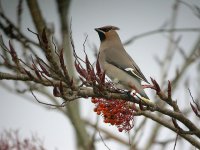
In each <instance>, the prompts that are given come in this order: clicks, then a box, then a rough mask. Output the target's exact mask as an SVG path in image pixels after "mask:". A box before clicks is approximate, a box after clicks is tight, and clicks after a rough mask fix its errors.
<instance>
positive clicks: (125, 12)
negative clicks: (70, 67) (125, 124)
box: [0, 0, 200, 150]
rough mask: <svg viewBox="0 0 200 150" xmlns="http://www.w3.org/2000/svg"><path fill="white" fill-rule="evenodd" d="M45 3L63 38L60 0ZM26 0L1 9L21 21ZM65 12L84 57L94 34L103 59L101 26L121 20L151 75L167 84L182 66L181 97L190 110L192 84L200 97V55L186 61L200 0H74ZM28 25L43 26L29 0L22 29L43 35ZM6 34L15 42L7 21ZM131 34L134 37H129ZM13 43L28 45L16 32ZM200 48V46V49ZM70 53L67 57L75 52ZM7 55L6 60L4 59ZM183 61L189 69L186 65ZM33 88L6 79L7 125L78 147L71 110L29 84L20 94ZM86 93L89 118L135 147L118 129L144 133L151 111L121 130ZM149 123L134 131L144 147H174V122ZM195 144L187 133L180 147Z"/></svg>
mask: <svg viewBox="0 0 200 150" xmlns="http://www.w3.org/2000/svg"><path fill="white" fill-rule="evenodd" d="M38 3H39V7H40V9H41V12H42V15H43V17H44V19H45V20H46V23H47V25H48V27H49V28H50V29H52V32H53V35H54V37H55V39H56V40H57V42H58V44H60V45H61V44H62V32H61V30H60V28H61V27H60V26H61V24H60V17H59V13H58V9H57V1H53V0H40V1H38ZM18 4H19V1H11V0H1V8H0V9H2V10H3V12H4V14H5V15H6V16H7V17H8V18H9V19H10V20H11V21H12V22H13V23H14V24H17V21H18V20H17V10H18ZM66 11H67V10H66ZM65 17H66V18H67V19H68V22H67V23H68V25H69V24H70V22H69V20H70V19H71V25H72V36H73V39H74V44H75V49H76V52H77V54H78V55H79V56H80V57H83V58H84V53H83V43H84V40H85V38H86V36H88V39H87V41H86V44H85V46H86V52H87V54H88V55H89V59H90V60H91V62H95V60H96V58H95V52H96V50H97V49H98V47H99V44H100V41H99V37H98V35H97V33H96V32H95V31H94V28H96V27H101V26H104V25H114V26H117V27H119V28H120V30H119V31H118V33H119V36H120V38H121V40H122V41H123V43H125V49H126V50H127V52H128V53H129V54H130V55H131V57H132V58H133V59H134V60H135V61H136V62H137V64H138V65H139V67H140V69H141V70H142V72H143V73H144V75H145V76H146V78H147V79H148V80H150V77H153V78H155V79H156V80H157V81H158V83H159V84H160V85H161V86H162V88H166V86H167V84H166V83H167V81H168V80H174V79H175V78H176V76H177V74H179V73H181V75H179V76H181V77H179V79H178V81H177V82H176V83H175V86H174V90H173V98H174V99H177V100H178V104H179V105H180V107H181V109H182V110H185V111H188V109H189V102H190V100H191V98H190V96H189V93H188V88H190V89H191V91H192V93H193V96H194V97H195V98H197V99H198V98H200V91H199V89H200V77H199V73H200V71H199V70H200V63H199V62H200V61H199V60H197V61H195V62H194V63H189V67H188V66H184V64H185V63H186V58H187V57H189V56H190V54H191V53H192V52H193V50H194V49H195V46H197V47H198V44H197V43H198V42H197V41H199V33H200V32H199V31H200V30H196V29H200V1H199V0H190V1H186V0H185V1H184V0H183V1H181V0H167V1H161V0H140V1H137V0H127V1H115V0H107V1H106V0H102V1H94V0H84V1H82V0H71V2H70V5H69V10H68V13H66V16H65ZM27 28H29V29H31V30H32V31H35V32H37V30H36V28H35V25H34V23H33V21H32V18H31V15H30V11H29V7H28V6H27V2H26V1H22V14H21V27H20V29H21V31H22V33H23V34H25V35H26V36H28V37H29V38H30V39H32V40H33V41H37V38H36V37H35V35H34V34H32V33H30V32H28V30H27ZM159 29H166V31H159ZM171 29H172V30H171ZM173 29H174V30H173ZM176 29H177V30H176ZM179 29H180V30H179ZM171 31H174V32H171ZM144 33H147V34H144ZM0 34H1V35H2V36H3V39H4V42H5V44H6V45H8V40H9V38H8V37H7V36H6V34H5V33H4V32H3V31H2V29H0ZM132 38H133V39H132ZM131 39H132V41H130V42H128V41H129V40H131ZM13 43H14V45H15V49H16V50H17V52H19V53H21V48H22V47H21V46H20V45H19V44H18V42H16V41H14V40H13ZM35 52H36V53H37V54H40V51H39V50H37V48H35ZM195 52H196V53H199V50H198V51H195ZM67 57H70V56H67ZM67 57H66V59H68V58H67ZM0 60H1V62H2V59H0ZM186 64H187V63H186ZM183 67H186V68H187V69H184V71H183V72H179V71H180V70H181V69H182V68H183ZM0 71H1V72H3V71H5V72H6V71H7V69H6V68H5V67H2V66H0ZM26 88H27V86H26V85H24V84H22V82H17V81H15V82H13V81H6V80H3V81H2V80H0V95H1V97H0V133H2V132H4V130H10V129H12V130H19V135H20V136H21V137H30V136H31V135H37V137H39V138H40V139H41V140H42V142H43V145H44V147H45V148H46V149H49V150H54V149H58V150H64V149H70V150H74V149H77V146H76V133H75V130H74V127H73V124H72V123H71V121H70V119H69V118H68V117H67V116H66V114H64V113H62V111H60V110H59V109H52V108H49V107H47V106H44V105H41V104H39V103H37V101H36V100H35V99H34V98H33V96H32V95H30V93H29V92H25V93H22V94H20V92H19V90H24V89H26ZM47 91H48V92H49V94H51V95H52V90H49V89H48V90H47ZM147 93H148V95H149V96H150V97H151V98H152V99H153V100H154V99H156V98H155V92H152V90H147ZM37 97H38V99H40V100H41V101H45V102H50V103H51V102H52V100H49V99H50V98H49V97H48V96H46V95H45V94H41V93H38V94H37ZM58 101H59V100H58ZM78 101H79V102H80V106H79V108H80V112H81V113H80V114H81V118H83V119H84V120H86V121H89V122H90V125H95V123H96V122H97V120H98V127H99V128H100V129H101V130H100V129H99V131H100V132H101V134H102V137H103V138H104V140H105V143H106V145H107V146H108V147H109V148H110V149H112V150H119V149H130V146H127V144H123V142H120V141H118V140H114V139H113V138H112V137H111V135H114V136H115V137H118V138H119V139H122V140H124V141H126V143H129V142H128V141H129V138H130V137H132V136H134V135H135V134H136V129H137V128H138V127H139V126H141V122H143V121H144V117H142V116H139V117H136V118H135V127H134V128H133V129H132V130H131V131H130V133H124V132H122V133H119V132H118V129H117V128H116V127H114V126H110V125H108V124H104V123H103V120H102V118H101V117H99V119H98V116H97V115H96V113H94V112H93V108H94V105H93V104H92V103H91V102H90V99H89V98H88V99H80V100H78ZM75 109H76V108H75ZM188 115H191V120H192V119H194V117H192V114H191V113H188ZM144 124H145V125H144V127H142V129H141V130H140V133H137V137H135V139H134V140H135V141H137V148H138V149H148V148H149V149H162V148H163V149H172V148H173V145H174V141H173V139H175V137H176V134H174V133H173V132H171V131H169V130H168V129H166V128H163V127H160V126H159V127H158V126H157V125H156V123H155V122H153V121H151V120H150V119H148V120H146V121H145V122H144ZM90 125H88V124H87V126H86V129H87V131H88V133H89V134H90V135H92V134H93V132H94V128H92V127H91V126H90ZM155 128H160V130H159V131H155V133H156V136H155V137H154V142H155V143H154V144H152V145H151V146H148V148H147V147H146V146H147V144H149V143H150V141H151V138H152V137H151V135H152V134H153V131H154V130H155ZM102 130H105V132H103V131H102ZM106 132H108V133H109V134H106ZM110 133H111V134H110ZM96 139H97V141H96V142H95V146H96V149H98V150H100V149H107V148H106V146H105V144H104V143H103V142H102V140H101V138H100V136H99V134H98V133H97V134H96ZM168 139H172V142H169V143H167V146H163V145H161V144H159V142H160V141H165V140H168ZM156 142H157V144H156ZM191 147H192V146H191V145H190V144H189V143H188V142H186V141H184V140H181V139H180V140H179V141H178V143H177V149H190V148H191Z"/></svg>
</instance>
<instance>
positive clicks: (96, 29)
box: [94, 28, 102, 33]
mask: <svg viewBox="0 0 200 150" xmlns="http://www.w3.org/2000/svg"><path fill="white" fill-rule="evenodd" d="M94 30H95V31H97V32H98V33H99V32H102V30H100V29H99V28H95V29H94Z"/></svg>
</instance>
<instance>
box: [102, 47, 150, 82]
mask: <svg viewBox="0 0 200 150" xmlns="http://www.w3.org/2000/svg"><path fill="white" fill-rule="evenodd" d="M116 51H117V50H114V49H113V50H112V49H109V50H107V55H106V56H105V57H106V58H105V59H106V61H107V62H108V63H110V64H112V65H114V66H116V67H117V68H120V69H121V70H123V71H125V72H127V73H128V74H130V75H131V76H134V77H136V78H138V79H139V80H142V81H145V82H147V83H149V82H148V80H147V79H146V78H145V76H144V75H143V73H142V72H141V70H140V68H139V67H138V65H137V64H136V63H135V62H134V60H133V59H132V58H131V57H130V56H129V55H128V53H127V52H126V51H125V50H124V49H123V50H122V51H121V50H120V51H118V52H117V53H116Z"/></svg>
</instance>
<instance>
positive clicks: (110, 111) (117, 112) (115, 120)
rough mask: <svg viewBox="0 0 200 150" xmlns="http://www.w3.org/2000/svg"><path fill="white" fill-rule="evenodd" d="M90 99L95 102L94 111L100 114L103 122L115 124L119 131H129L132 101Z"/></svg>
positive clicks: (130, 127)
mask: <svg viewBox="0 0 200 150" xmlns="http://www.w3.org/2000/svg"><path fill="white" fill-rule="evenodd" d="M91 101H92V103H94V104H95V108H94V112H96V113H97V114H98V115H102V116H103V118H104V122H105V123H110V124H111V125H115V126H117V128H118V130H119V132H122V131H129V130H131V129H132V128H133V126H134V124H133V120H134V110H135V105H134V103H130V102H127V101H124V100H107V99H104V98H94V97H93V98H92V99H91Z"/></svg>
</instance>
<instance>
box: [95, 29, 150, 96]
mask: <svg viewBox="0 0 200 150" xmlns="http://www.w3.org/2000/svg"><path fill="white" fill-rule="evenodd" d="M95 30H96V31H97V32H98V35H99V38H100V41H101V43H100V48H99V55H98V57H99V58H98V59H99V63H100V66H101V68H102V70H104V71H105V73H106V75H107V76H108V77H109V78H110V79H111V80H112V81H113V82H114V83H115V85H116V87H117V88H120V89H126V90H130V91H134V92H135V94H137V96H138V97H143V98H146V99H149V98H148V96H147V95H146V93H145V91H144V90H143V87H142V85H141V81H145V82H146V83H149V82H148V81H147V79H146V78H145V76H144V75H143V73H142V72H141V71H140V68H139V67H138V65H137V64H136V63H135V62H134V60H133V59H132V58H131V57H130V56H129V54H128V53H127V52H126V51H125V49H124V47H123V44H122V42H121V40H120V38H119V35H118V34H117V32H116V30H119V28H118V27H115V26H104V27H100V28H95Z"/></svg>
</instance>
